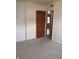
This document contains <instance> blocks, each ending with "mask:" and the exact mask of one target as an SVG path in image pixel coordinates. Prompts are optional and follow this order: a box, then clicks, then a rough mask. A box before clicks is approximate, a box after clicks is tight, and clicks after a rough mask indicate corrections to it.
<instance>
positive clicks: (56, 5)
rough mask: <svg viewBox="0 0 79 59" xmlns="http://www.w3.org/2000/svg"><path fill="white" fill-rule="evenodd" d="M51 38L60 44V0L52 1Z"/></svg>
mask: <svg viewBox="0 0 79 59" xmlns="http://www.w3.org/2000/svg"><path fill="white" fill-rule="evenodd" d="M52 33H53V35H52V37H53V39H52V40H54V41H56V42H57V43H59V44H62V1H61V0H58V1H56V2H54V21H53V32H52Z"/></svg>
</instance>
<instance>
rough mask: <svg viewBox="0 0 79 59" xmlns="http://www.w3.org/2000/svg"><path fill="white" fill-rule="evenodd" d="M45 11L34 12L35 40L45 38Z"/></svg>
mask: <svg viewBox="0 0 79 59" xmlns="http://www.w3.org/2000/svg"><path fill="white" fill-rule="evenodd" d="M45 14H46V12H45V11H36V36H37V38H40V37H44V36H45Z"/></svg>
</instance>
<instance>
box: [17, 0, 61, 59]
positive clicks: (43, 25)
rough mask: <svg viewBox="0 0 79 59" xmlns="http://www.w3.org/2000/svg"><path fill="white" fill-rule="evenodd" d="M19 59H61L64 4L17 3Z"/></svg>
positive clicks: (38, 0)
mask: <svg viewBox="0 0 79 59" xmlns="http://www.w3.org/2000/svg"><path fill="white" fill-rule="evenodd" d="M16 59H62V0H16Z"/></svg>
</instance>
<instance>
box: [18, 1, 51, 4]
mask: <svg viewBox="0 0 79 59" xmlns="http://www.w3.org/2000/svg"><path fill="white" fill-rule="evenodd" d="M17 1H26V2H32V3H36V4H41V5H48V4H50V3H51V2H52V0H17Z"/></svg>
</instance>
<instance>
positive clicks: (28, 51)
mask: <svg viewBox="0 0 79 59" xmlns="http://www.w3.org/2000/svg"><path fill="white" fill-rule="evenodd" d="M16 59H62V46H61V45H59V44H57V43H56V42H54V41H53V40H48V39H32V40H26V41H23V42H18V43H16Z"/></svg>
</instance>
